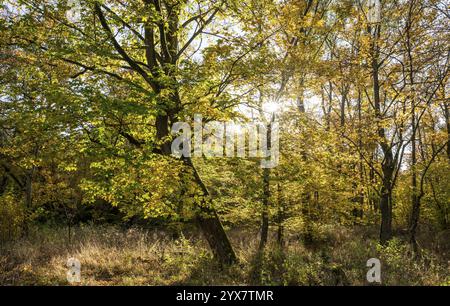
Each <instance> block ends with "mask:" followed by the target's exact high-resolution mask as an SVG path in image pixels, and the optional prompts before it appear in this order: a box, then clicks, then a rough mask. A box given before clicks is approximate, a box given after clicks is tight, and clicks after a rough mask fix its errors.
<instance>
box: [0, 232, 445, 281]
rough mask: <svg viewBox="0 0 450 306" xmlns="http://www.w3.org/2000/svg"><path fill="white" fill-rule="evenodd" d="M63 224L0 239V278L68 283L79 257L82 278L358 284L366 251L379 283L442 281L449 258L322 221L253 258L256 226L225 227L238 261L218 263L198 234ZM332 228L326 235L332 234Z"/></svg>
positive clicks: (92, 279) (102, 279)
mask: <svg viewBox="0 0 450 306" xmlns="http://www.w3.org/2000/svg"><path fill="white" fill-rule="evenodd" d="M73 232H74V234H73V237H72V238H71V242H70V243H69V241H68V234H67V230H65V229H64V230H57V229H54V228H42V227H40V228H38V229H35V231H34V232H32V233H30V235H29V237H28V238H27V239H21V240H19V241H16V242H13V243H8V244H4V245H2V247H1V249H0V284H2V285H68V284H69V283H68V281H67V279H66V272H67V267H66V263H67V259H68V258H70V257H75V258H77V259H78V260H80V263H81V283H80V285H246V284H264V285H278V284H281V285H364V284H366V283H365V276H366V272H367V268H366V266H365V263H366V261H367V259H369V258H371V257H379V258H380V259H381V260H382V262H383V270H382V280H383V284H385V285H396V284H400V285H413V284H414V285H442V284H448V282H449V280H450V278H449V273H448V272H449V270H448V265H446V263H445V262H443V261H442V260H441V261H439V260H437V258H436V257H434V255H433V254H429V253H425V256H424V259H421V260H413V259H412V258H411V257H410V256H408V250H407V249H405V246H404V244H402V243H401V242H399V241H398V240H394V243H393V244H392V245H390V246H389V247H388V248H383V249H381V248H379V247H377V244H376V241H375V240H374V239H372V238H369V237H367V236H372V234H371V233H370V232H367V231H363V232H360V233H358V232H350V231H348V230H347V229H345V228H333V230H332V231H331V229H330V228H325V230H324V234H322V239H318V241H317V243H316V244H315V245H312V246H308V247H305V246H303V245H302V244H301V242H300V241H301V237H299V236H294V235H290V236H289V239H288V242H287V243H286V247H285V249H284V250H283V252H281V251H279V250H277V248H276V247H275V246H273V245H269V246H268V249H269V250H271V251H270V252H266V254H264V257H263V258H259V260H258V258H257V257H255V254H256V252H255V250H256V248H257V241H258V240H257V233H256V232H255V231H248V230H234V231H231V232H230V237H231V239H232V242H233V245H234V246H235V248H236V252H237V254H238V256H239V260H240V262H239V264H237V265H234V266H232V267H228V268H225V269H223V270H221V269H220V268H219V267H218V266H217V265H216V264H215V261H214V260H213V259H212V258H211V256H210V255H209V252H208V249H207V248H206V246H205V244H204V242H203V240H200V239H199V238H200V236H199V235H196V234H195V235H188V236H187V237H184V236H182V237H181V238H178V239H173V238H171V236H170V235H168V234H166V233H164V232H161V231H157V230H153V231H147V230H142V229H134V228H133V229H127V230H124V229H119V228H116V227H112V226H109V227H92V226H83V227H77V228H75V229H74V231H73ZM331 232H332V234H331Z"/></svg>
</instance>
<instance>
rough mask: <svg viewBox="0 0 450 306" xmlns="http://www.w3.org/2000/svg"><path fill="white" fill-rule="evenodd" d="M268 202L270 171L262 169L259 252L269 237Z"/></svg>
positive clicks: (269, 128) (268, 128)
mask: <svg viewBox="0 0 450 306" xmlns="http://www.w3.org/2000/svg"><path fill="white" fill-rule="evenodd" d="M270 134H271V123H269V124H268V125H267V134H266V137H267V138H266V139H267V150H268V151H270V149H271V139H270ZM269 202H270V169H269V168H264V169H263V200H262V204H263V207H262V214H261V238H260V241H259V247H258V250H259V251H260V252H261V251H262V250H264V247H265V246H266V243H267V236H268V235H269Z"/></svg>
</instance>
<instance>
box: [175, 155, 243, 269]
mask: <svg viewBox="0 0 450 306" xmlns="http://www.w3.org/2000/svg"><path fill="white" fill-rule="evenodd" d="M183 161H184V162H185V164H186V165H187V166H188V167H189V168H190V169H192V171H193V174H194V179H195V181H196V183H197V184H198V186H199V187H200V188H201V190H202V192H203V194H204V196H203V200H202V201H203V203H201V205H200V212H199V213H198V214H197V216H196V221H197V224H198V225H199V227H200V229H201V230H202V232H203V235H204V237H205V239H206V241H207V242H208V244H209V247H210V248H211V250H212V252H213V254H214V257H215V258H216V259H217V260H218V261H219V262H220V264H222V265H230V264H233V263H235V262H237V258H236V254H235V253H234V250H233V247H232V246H231V243H230V240H229V239H228V236H227V234H226V233H225V229H224V228H223V226H222V223H221V222H220V219H219V217H218V215H217V212H216V211H215V210H214V208H213V207H211V203H207V198H209V195H210V194H209V191H208V188H207V187H206V185H205V184H204V183H203V180H202V179H201V177H200V175H199V174H198V172H197V169H196V168H195V166H194V164H193V163H192V160H191V158H184V159H183Z"/></svg>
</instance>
